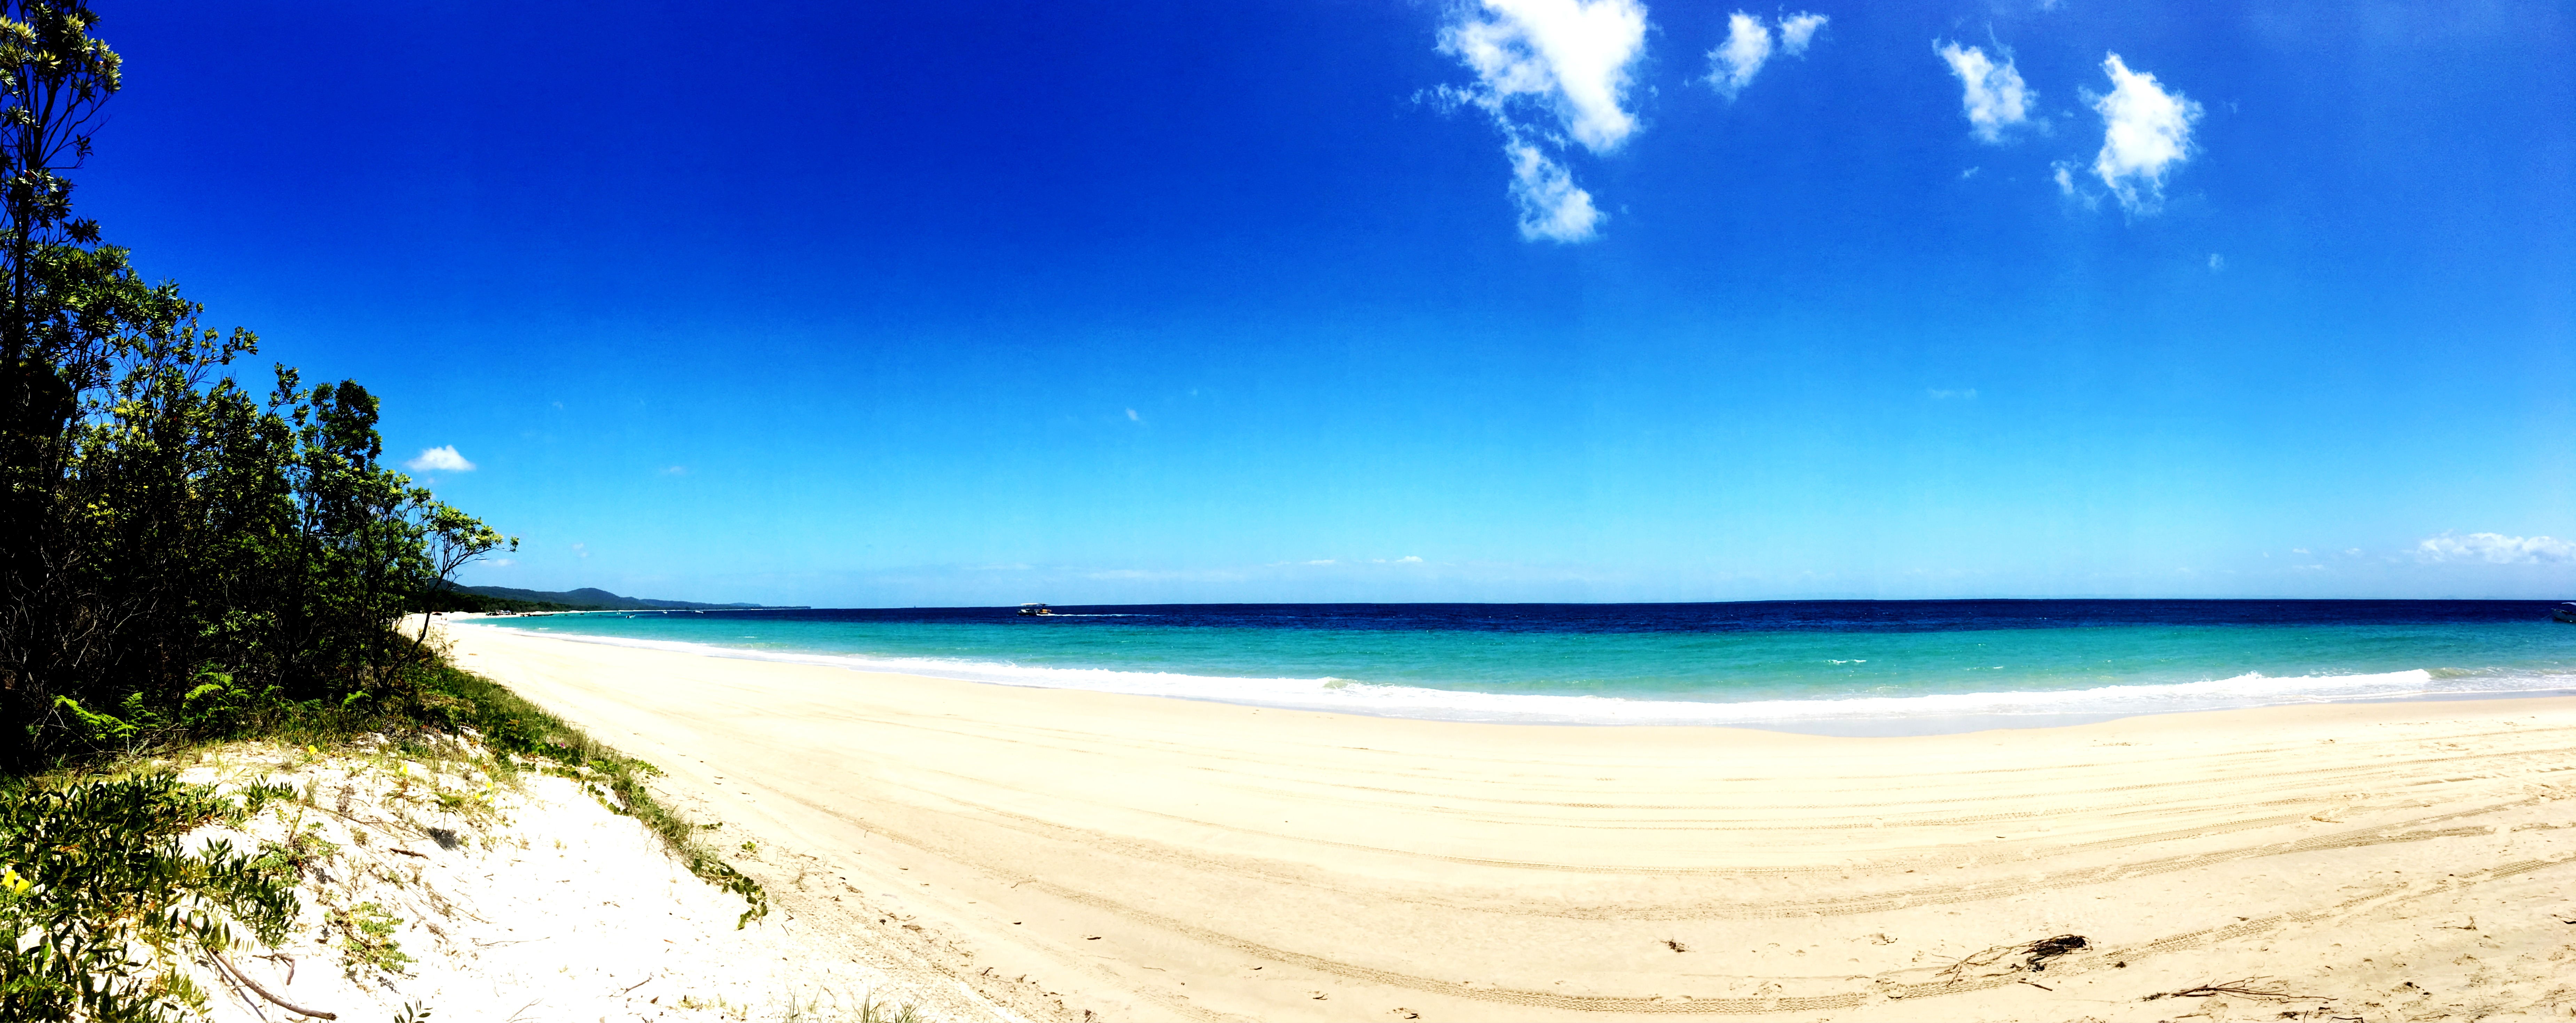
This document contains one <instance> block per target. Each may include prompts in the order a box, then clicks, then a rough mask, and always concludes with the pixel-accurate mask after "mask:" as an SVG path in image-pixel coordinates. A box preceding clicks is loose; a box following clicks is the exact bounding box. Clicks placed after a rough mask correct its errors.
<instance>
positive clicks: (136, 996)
mask: <svg viewBox="0 0 2576 1023" xmlns="http://www.w3.org/2000/svg"><path fill="white" fill-rule="evenodd" d="M293 795H294V793H293V791H292V790H290V789H288V788H287V787H285V786H269V785H254V786H251V787H248V788H245V789H242V790H240V791H237V792H233V793H230V794H224V793H219V792H217V791H216V790H215V789H214V788H213V787H212V786H207V785H194V784H187V783H182V782H180V781H178V780H176V779H175V778H172V777H171V776H169V775H167V774H144V775H139V776H136V777H129V778H121V779H114V780H106V781H91V782H80V783H74V784H68V785H61V786H48V785H43V784H35V783H29V782H23V781H22V782H17V783H12V784H10V785H7V786H6V787H0V863H5V864H6V866H5V867H0V935H7V936H9V938H10V940H8V941H6V942H0V1019H11V1020H22V1019H23V1020H40V1019H42V1020H73V1019H86V1020H102V1021H159V1020H165V1019H174V1018H176V1016H175V1015H173V1014H175V1013H179V1012H183V1011H188V1010H192V1009H196V1008H199V1007H201V1006H202V1004H203V1002H204V1000H205V996H204V993H203V992H201V991H198V990H197V989H195V988H194V987H193V986H192V985H190V984H189V983H188V982H187V981H186V980H185V977H184V975H182V974H179V973H176V972H174V971H171V970H170V969H168V967H169V966H170V965H172V964H175V963H177V962H181V961H198V962H205V961H209V960H213V959H216V958H218V957H222V956H224V955H226V954H228V952H229V950H230V949H231V947H232V944H233V940H234V931H233V927H234V925H236V924H238V925H240V926H241V927H243V928H245V929H246V930H247V931H248V932H249V936H250V937H252V938H253V939H255V940H258V941H262V942H275V941H278V940H280V939H281V938H283V937H284V936H285V933H286V929H287V927H288V925H289V924H291V923H292V922H293V920H294V917H295V912H296V901H295V895H294V885H295V879H296V875H295V868H294V867H293V865H292V864H291V863H288V862H285V861H282V860H280V859H278V858H276V857H272V856H266V855H263V853H264V851H263V850H243V849H235V848H233V847H232V846H231V845H230V844H229V843H225V842H214V843H209V844H207V845H205V846H204V847H202V848H199V849H196V850H193V851H191V850H188V849H185V848H183V847H182V846H181V844H180V842H179V835H180V834H181V833H183V832H186V831H187V830H189V829H191V828H194V827H197V826H198V825H201V824H206V823H209V822H216V821H221V822H224V823H228V824H232V825H239V824H240V823H242V822H243V821H245V820H247V819H248V818H249V816H250V815H251V814H253V813H256V812H258V810H259V808H260V807H261V806H262V805H264V804H266V803H268V802H269V801H272V800H277V799H289V798H293Z"/></svg>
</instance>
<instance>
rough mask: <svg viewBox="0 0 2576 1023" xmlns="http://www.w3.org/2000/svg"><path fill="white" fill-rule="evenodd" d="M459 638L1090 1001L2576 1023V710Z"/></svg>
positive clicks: (1014, 982)
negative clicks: (1943, 728) (1686, 711)
mask: <svg viewBox="0 0 2576 1023" xmlns="http://www.w3.org/2000/svg"><path fill="white" fill-rule="evenodd" d="M452 635H453V636H454V639H455V641H456V651H455V652H456V659H457V660H458V661H459V662H460V663H462V664H464V665H465V666H466V667H468V668H470V669H473V670H476V671H479V672H481V673H483V674H486V675H488V676H490V677H492V678H495V679H498V680H500V681H502V682H505V683H507V684H509V685H510V686H511V687H512V688H514V689H516V690H517V691H519V692H520V693H521V694H523V695H525V696H527V697H528V698H530V699H532V700H535V701H537V702H538V703H540V704H542V705H544V706H546V707H548V708H549V709H552V710H554V711H556V712H557V713H559V714H562V715H563V716H565V717H566V718H567V719H569V720H572V721H574V722H576V723H578V724H581V725H583V726H584V727H586V728H588V729H590V730H591V731H593V733H594V734H596V735H598V736H599V737H600V738H602V739H604V740H606V741H608V742H610V743H612V744H615V745H617V746H620V747H621V748H624V749H626V750H627V751H629V752H632V753H634V754H637V755H639V756H642V757H644V758H646V759H648V760H651V761H653V762H654V763H656V764H658V765H660V766H662V767H663V768H665V769H667V770H668V771H670V772H671V778H670V779H669V786H668V787H669V788H670V789H671V790H673V791H674V792H676V793H681V794H683V795H684V796H685V798H686V799H688V800H689V801H691V802H692V803H694V804H695V806H694V808H695V809H696V811H697V812H699V813H703V814H710V815H712V816H714V817H717V818H721V819H722V820H724V821H725V822H726V823H727V827H728V828H732V829H739V830H740V831H741V832H742V833H745V834H749V835H753V836H756V840H757V841H759V842H760V843H762V844H763V845H764V846H765V847H769V848H774V849H775V850H777V855H776V856H774V857H773V856H769V855H764V856H763V858H762V859H763V862H764V863H768V864H770V865H769V866H766V867H763V866H760V865H754V869H755V870H756V871H761V870H765V871H766V876H764V878H763V879H764V880H765V881H766V882H767V883H768V884H769V885H770V887H771V888H772V890H773V893H774V895H775V896H776V898H777V899H778V901H779V903H780V905H781V906H782V907H784V909H785V911H786V912H789V913H792V914H794V915H796V916H797V918H798V922H799V923H800V924H803V925H811V926H818V927H836V926H837V927H846V928H850V929H853V932H854V933H855V932H856V931H859V930H865V929H868V928H883V927H886V926H890V925H889V924H888V923H887V921H893V920H898V919H902V920H908V921H910V922H911V923H912V924H913V926H914V927H915V928H918V929H919V930H918V931H916V932H915V933H917V934H919V935H921V936H922V939H921V940H922V941H924V942H926V943H928V944H929V945H935V946H936V947H937V948H938V949H939V950H941V953H942V955H943V956H944V958H941V959H940V960H939V962H938V965H937V969H939V970H941V971H942V972H944V973H945V974H947V976H948V977H950V978H953V979H955V980H957V981H959V982H962V983H964V984H966V985H967V986H968V987H970V988H976V989H978V990H985V989H986V988H988V987H989V988H991V989H992V991H993V993H994V994H995V995H996V996H1000V995H1003V994H1007V993H1009V992H1007V991H1005V990H1004V989H1005V988H1009V989H1011V990H1013V991H1016V990H1018V989H1020V988H1024V987H1027V986H1028V985H1030V984H1034V985H1036V986H1038V987H1040V988H1042V989H1043V991H1044V992H1045V993H1046V994H1047V996H1048V998H1049V1000H1051V1001H1060V1002H1061V1003H1062V1005H1063V1006H1064V1007H1065V1009H1064V1012H1065V1014H1066V1015H1067V1018H1073V1019H1080V1018H1082V1013H1083V1012H1085V1011H1088V1012H1091V1013H1095V1014H1097V1016H1099V1017H1101V1018H1109V1019H1231V1018H1254V1019H1266V1020H1282V1019H1319V1020H1320V1019H1337V1020H1357V1019H1382V1020H1401V1019H1423V1020H1459V1019H1464V1020H1491V1019H1558V1018H1586V1019H1590V1018H1618V1017H1625V1016H1647V1015H1653V1016H1665V1015H1672V1014H1689V1015H1747V1014H1750V1015H1761V1016H1769V1017H1773V1018H1781V1019H1800V1020H1809V1019H1835V1020H1844V1019H1851V1020H1860V1019H1887V1020H1900V1019H1924V1018H1938V1019H1951V1020H1974V1019H1996V1020H2023V1019H2027V1020H2065V1019H2085V1018H2091V1019H2103V1020H2110V1019H2170V1018H2178V1017H2184V1016H2188V1015H2192V1014H2196V1013H2197V1014H2211V1015H2214V1016H2215V1017H2216V1018H2229V1017H2231V1016H2232V1017H2236V1018H2263V1019H2274V1018H2281V1014H2282V1013H2291V1014H2294V1015H2295V1014H2297V1013H2305V1012H2312V1011H2323V1012H2324V1013H2325V1015H2341V1016H2356V1017H2362V1018H2367V1019H2372V1020H2377V1019H2382V1018H2390V1019H2427V1018H2447V1017H2451V1016H2458V1017H2461V1018H2470V1017H2473V1016H2476V1015H2479V1014H2482V1013H2483V1014H2495V1013H2504V1014H2516V1013H2521V1014H2534V1015H2545V1016H2559V1017H2564V1016H2566V1015H2567V1014H2568V1012H2569V1010H2570V1008H2571V1007H2576V924H2572V923H2569V922H2567V921H2576V800H2571V798H2570V797H2576V699H2569V698H2551V699H2522V700H2488V701H2443V702H2423V703H2407V704H2348V705H2327V706H2303V707H2286V708H2269V709H2261V710H2242V711H2224V712H2212V713H2194V714H2172V715H2159V716H2152V717H2140V718H2129V719H2123V720H2118V721H2110V722H2102V723H2094V724H2084V725H2074V726H2068V727H2061V728H2046V729H2017V730H2010V731H1988V732H1978V733H1971V734H1961V735H1937V736H1902V737H1882V738H1836V737H1825V736H1809V735H1788V734H1777V733H1768V732H1757V731H1746V730H1736V729H1724V728H1645V727H1612V728H1592V727H1558V726H1523V725H1480V724H1462V723H1455V722H1433V721H1407V720H1394V719H1383V718H1365V717H1349V716H1340V715H1331V714H1319V713H1313V712H1303V711H1284V710H1273V709H1263V708H1254V707H1244V706H1235V705H1229V704H1218V703H1204V702H1196V701H1186V700H1172V699H1157V698H1151V697H1136V696H1122V695H1111V694H1101V693H1089V692H1080V691H1065V690H1045V689H1025V688H1013V687H1006V686H996V685H987V684H981V683H970V682H956V681H948V680H942V679H932V678H921V677H915V676H905V675H892V674H876V673H863V672H853V671H848V670H844V669H837V668H826V667H817V666H806V665H794V664H782V663H775V662H765V661H756V660H744V659H734V658H721V657H707V656H700V655H695V654H687V653H673V652H666V651H654V650H641V649H633V648H625V647H617V646H609V645H603V644H594V643H582V642H572V641H566V640H560V639H554V638H548V637H541V636H532V635H527V634H524V633H516V632H510V631H506V630H499V629H477V628H471V627H467V628H458V629H455V630H452ZM734 833H735V832H733V831H728V832H726V835H727V838H728V839H730V838H731V837H732V836H733V834H734ZM2064 935H2076V936H2081V937H2082V938H2083V939H2084V941H2083V945H2082V947H2081V948H2080V949H2073V950H2071V951H2066V952H2065V953H2064V954H2062V955H2056V956H2051V957H2046V958H2044V959H2043V960H2042V961H2040V962H2037V963H2033V962H2032V961H2031V960H2032V955H2031V952H2032V946H2031V944H2030V943H2033V942H2039V941H2042V940H2044V939H2049V938H2052V937H2057V936H2064ZM2042 947H2049V948H2064V947H2066V946H2065V943H2062V942H2061V943H2059V944H2058V945H2056V946H2042ZM2016 948H2018V949H2019V951H2015V949H2016ZM2034 966H2035V967H2037V968H2036V969H2034V968H2033V967H2034ZM1023 977H1024V978H1026V981H1025V982H1022V981H1020V979H1019V978H1023ZM2211 988H2217V989H2227V988H2233V989H2234V990H2232V991H2231V990H2209V989H2211ZM2194 989H2201V990H2194ZM2176 992H2181V993H2179V994H2177V993H2176ZM2158 995H2163V996H2165V997H2151V996H2158ZM1010 1001H1013V1002H1015V1003H1016V1004H1018V1005H1021V1006H1023V1007H1024V1008H1023V1011H1030V1009H1029V1008H1025V1007H1027V1006H1028V1002H1027V1001H1026V1000H1025V998H1019V997H1016V996H1015V997H1014V998H1012V999H1010ZM2316 1018H2324V1016H2318V1017H2316Z"/></svg>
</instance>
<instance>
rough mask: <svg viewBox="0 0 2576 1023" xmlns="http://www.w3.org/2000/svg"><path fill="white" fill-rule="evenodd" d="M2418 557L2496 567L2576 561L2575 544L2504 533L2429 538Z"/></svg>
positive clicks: (2446, 535) (2541, 537) (2417, 552)
mask: <svg viewBox="0 0 2576 1023" xmlns="http://www.w3.org/2000/svg"><path fill="white" fill-rule="evenodd" d="M2415 553H2416V556H2418V557H2421V558H2423V559H2425V560H2427V561H2484V562H2487V563H2488V564H2493V565H2537V564H2555V563H2558V562H2567V561H2576V543H2569V542H2567V541H2565V540H2560V539H2556V538H2553V537H2546V536H2505V535H2503V534H2501V533H2471V534H2469V535H2467V536H2452V535H2451V534H2449V533H2444V534H2442V535H2440V536H2435V537H2428V538H2426V539H2425V540H2424V542H2422V543H2419V544H2416V545H2415Z"/></svg>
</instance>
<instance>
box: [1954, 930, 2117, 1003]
mask: <svg viewBox="0 0 2576 1023" xmlns="http://www.w3.org/2000/svg"><path fill="white" fill-rule="evenodd" d="M2090 944H2091V943H2090V942H2087V941H2085V940H2084V936H2083V935H2081V934H2060V935H2058V936H2056V937H2054V938H2041V939H2039V940H2038V941H2025V942H2022V943H2021V944H2018V945H1997V946H1995V947H1993V948H1990V949H1986V950H1985V951H1982V952H1974V953H1970V954H1969V955H1966V956H1963V957H1961V958H1960V959H1959V961H1958V962H1955V963H1951V964H1950V965H1949V966H1948V967H1947V968H1945V969H1943V970H1942V971H1941V972H1940V974H1939V976H1941V977H1944V978H1947V979H1948V980H1949V982H1950V983H1953V984H1956V983H1958V982H1960V981H1962V980H1966V979H1967V971H1969V970H1982V969H1985V968H1986V967H1989V966H2003V967H2005V969H2006V971H2007V972H2010V971H2012V970H2028V971H2030V972H2032V973H2038V972H2040V971H2042V970H2045V969H2048V961H2049V960H2051V959H2055V958H2057V957H2058V956H2062V955H2065V954H2067V953H2069V952H2077V951H2081V950H2083V949H2084V948H2086V947H2088V946H2089V945H2090ZM2015 957H2020V959H2021V961H2020V962H2017V963H2009V965H2007V963H2008V961H2009V960H2011V959H2013V958H2015ZM2042 990H2046V989H2044V988H2043V989H2042Z"/></svg>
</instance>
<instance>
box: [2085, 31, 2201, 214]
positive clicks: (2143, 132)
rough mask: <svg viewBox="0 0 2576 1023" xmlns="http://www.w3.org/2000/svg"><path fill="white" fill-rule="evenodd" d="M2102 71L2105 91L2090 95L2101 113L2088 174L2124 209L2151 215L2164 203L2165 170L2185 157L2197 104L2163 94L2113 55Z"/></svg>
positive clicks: (2145, 75) (2146, 76) (2141, 73)
mask: <svg viewBox="0 0 2576 1023" xmlns="http://www.w3.org/2000/svg"><path fill="white" fill-rule="evenodd" d="M2102 71H2103V73H2104V74H2107V75H2110V76H2111V91H2110V92H2109V93H2107V94H2104V95H2101V96H2097V97H2094V99H2093V110H2094V112H2095V113H2098V114H2101V115H2102V152H2101V153H2100V154H2098V155H2096V156H2095V157H2094V158H2093V173H2094V174H2095V175H2096V176H2098V177H2100V178H2101V179H2102V183H2103V184H2105V185H2108V186H2110V189H2111V194H2113V195H2116V196H2118V197H2120V205H2121V206H2122V207H2124V208H2126V209H2127V210H2128V211H2129V212H2130V213H2133V214H2140V213H2153V212H2155V210H2156V207H2158V206H2159V205H2161V204H2162V203H2163V201H2164V188H2165V173H2166V172H2167V171H2168V170H2171V169H2172V168H2173V167H2174V166H2175V165H2177V164H2180V163H2182V162H2183V161H2185V160H2188V159H2190V158H2191V124H2192V122H2193V121H2197V120H2199V119H2200V104H2198V103H2194V102H2192V101H2191V99H2190V98H2188V97H2186V96H2184V95H2183V94H2182V93H2180V92H2166V91H2165V90H2164V88H2163V87H2162V86H2160V85H2157V84H2156V76H2154V75H2152V74H2148V73H2147V72H2144V71H2131V70H2129V65H2127V64H2126V63H2123V62H2122V61H2121V60H2120V55H2119V54H2116V53H2113V54H2107V55H2105V56H2104V57H2103V59H2102Z"/></svg>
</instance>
